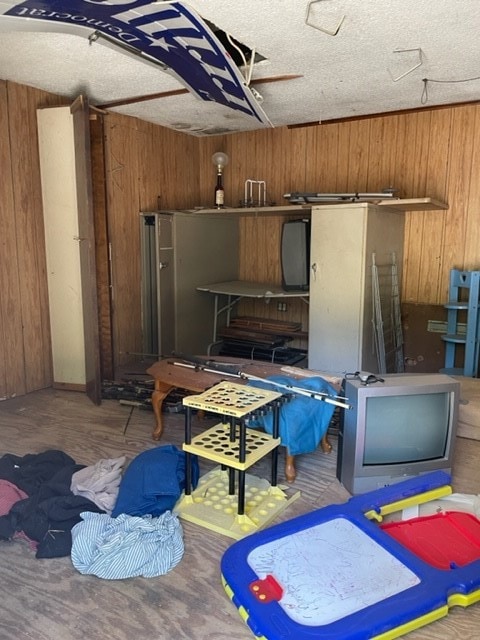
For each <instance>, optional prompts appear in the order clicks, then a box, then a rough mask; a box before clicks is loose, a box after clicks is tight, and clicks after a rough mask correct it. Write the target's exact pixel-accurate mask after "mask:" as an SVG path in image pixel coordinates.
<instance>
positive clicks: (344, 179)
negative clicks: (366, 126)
mask: <svg viewBox="0 0 480 640" xmlns="http://www.w3.org/2000/svg"><path fill="white" fill-rule="evenodd" d="M345 124H346V125H348V126H345V127H340V129H339V130H338V154H337V168H336V172H337V177H336V181H335V189H334V192H337V193H344V192H345V191H346V190H347V184H348V176H349V171H350V160H351V159H350V153H349V151H350V137H351V127H350V122H347V123H345ZM355 191H357V189H355Z"/></svg>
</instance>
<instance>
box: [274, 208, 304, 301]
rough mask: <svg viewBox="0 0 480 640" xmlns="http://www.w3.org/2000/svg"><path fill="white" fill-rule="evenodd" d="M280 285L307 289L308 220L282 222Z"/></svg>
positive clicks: (288, 287) (286, 289) (287, 287)
mask: <svg viewBox="0 0 480 640" xmlns="http://www.w3.org/2000/svg"><path fill="white" fill-rule="evenodd" d="M281 262H282V287H283V288H284V289H285V291H290V290H292V289H303V290H305V291H307V290H308V287H309V284H310V278H309V277H310V220H305V219H302V220H289V221H288V222H284V223H283V227H282V242H281Z"/></svg>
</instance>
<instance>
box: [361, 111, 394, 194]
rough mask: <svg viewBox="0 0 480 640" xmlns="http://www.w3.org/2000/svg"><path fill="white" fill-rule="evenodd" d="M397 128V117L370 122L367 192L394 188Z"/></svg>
mask: <svg viewBox="0 0 480 640" xmlns="http://www.w3.org/2000/svg"><path fill="white" fill-rule="evenodd" d="M397 127H398V120H397V118H396V117H395V116H388V117H383V118H372V119H371V120H370V138H369V144H368V175H367V191H371V192H377V191H382V189H385V188H388V187H391V186H393V182H394V176H395V153H396V144H397Z"/></svg>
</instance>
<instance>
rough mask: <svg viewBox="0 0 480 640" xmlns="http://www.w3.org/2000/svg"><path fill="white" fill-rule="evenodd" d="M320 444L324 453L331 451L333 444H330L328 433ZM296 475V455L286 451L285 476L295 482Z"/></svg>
mask: <svg viewBox="0 0 480 640" xmlns="http://www.w3.org/2000/svg"><path fill="white" fill-rule="evenodd" d="M320 446H321V447H322V451H323V453H331V451H332V445H331V444H330V441H329V439H328V434H327V433H326V434H325V435H324V436H323V438H322V440H321V442H320ZM296 477H297V470H296V469H295V456H292V455H290V454H289V453H285V478H286V479H287V482H294V480H295V478H296Z"/></svg>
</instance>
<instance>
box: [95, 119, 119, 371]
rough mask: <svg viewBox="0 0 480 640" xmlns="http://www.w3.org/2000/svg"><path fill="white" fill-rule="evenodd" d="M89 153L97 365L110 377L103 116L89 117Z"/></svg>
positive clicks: (111, 360) (109, 317) (110, 355)
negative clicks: (92, 216)
mask: <svg viewBox="0 0 480 640" xmlns="http://www.w3.org/2000/svg"><path fill="white" fill-rule="evenodd" d="M90 146H91V153H92V157H91V159H92V189H93V194H92V195H93V212H94V218H95V255H96V277H97V298H98V324H99V338H100V368H101V375H102V379H103V380H113V378H114V367H113V335H112V319H111V300H110V285H111V282H110V260H109V238H108V224H107V194H106V183H105V145H104V117H103V115H101V114H99V113H93V112H92V114H91V117H90Z"/></svg>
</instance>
